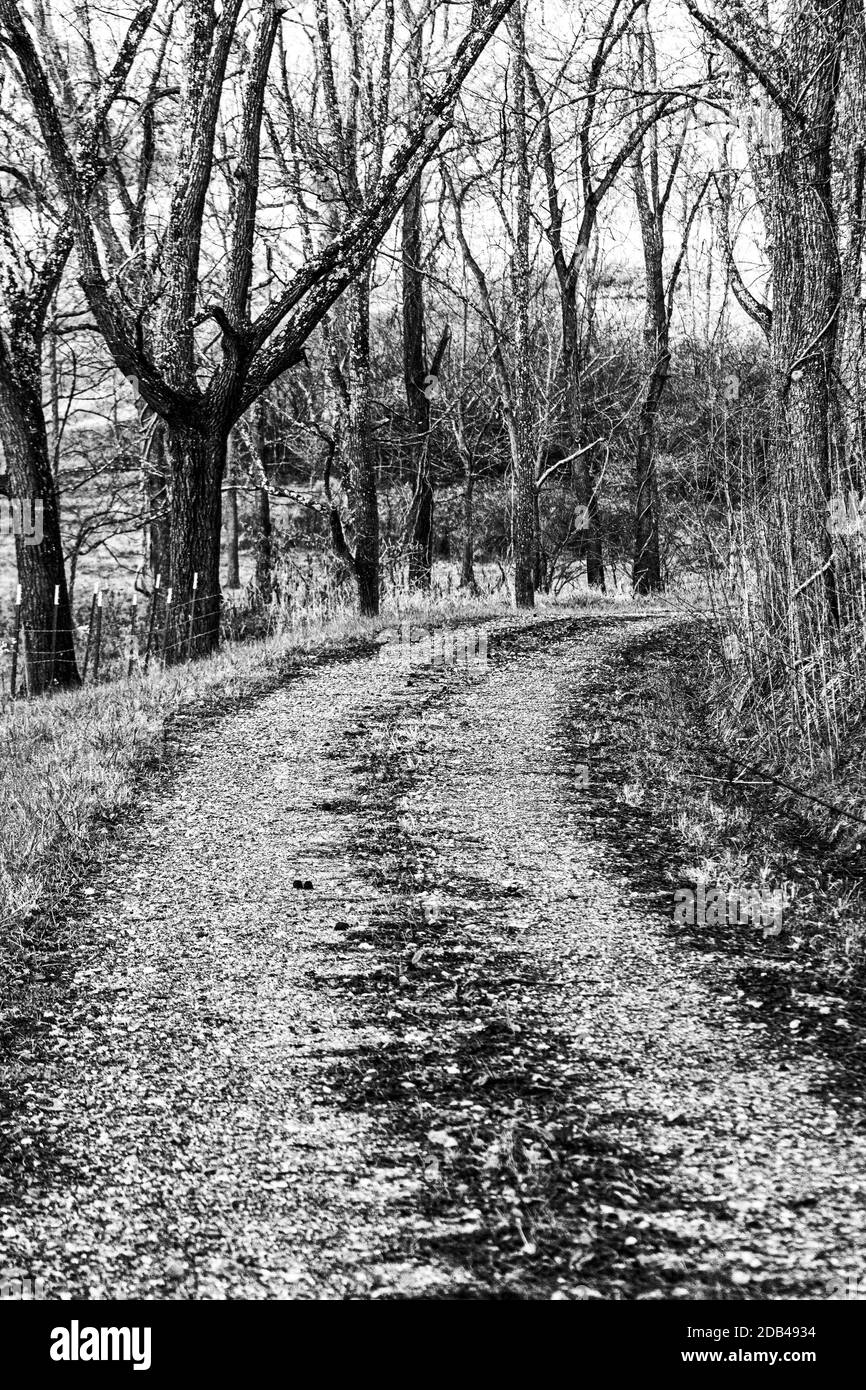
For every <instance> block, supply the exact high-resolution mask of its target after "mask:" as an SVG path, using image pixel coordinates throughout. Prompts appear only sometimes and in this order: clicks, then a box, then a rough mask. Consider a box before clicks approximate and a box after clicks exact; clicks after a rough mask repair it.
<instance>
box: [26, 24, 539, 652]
mask: <svg viewBox="0 0 866 1390" xmlns="http://www.w3.org/2000/svg"><path fill="white" fill-rule="evenodd" d="M512 3H513V0H491V2H490V3H488V4H476V5H474V6H473V10H472V23H471V26H470V28H469V30H468V32H466V33H465V34H464V36H463V38H462V39H461V40H460V42H459V43H458V44H457V46H456V49H455V50H454V52H453V54H452V55H451V63H450V66H449V69H448V72H447V76H446V77H445V78H444V79H443V80H442V81H441V83H440V84H439V86H438V89H437V90H436V91H435V92H434V93H433V94H432V95H431V96H430V97H429V98H428V99H427V100H426V101H425V102H424V105H423V109H422V110H421V111H420V113H419V115H418V117H417V119H416V120H414V121H413V122H412V124H411V127H410V129H409V131H408V133H407V134H406V136H405V137H404V138H403V139H402V140H401V141H400V142H399V143H398V144H397V145H396V147H395V148H394V150H393V154H392V157H391V159H390V161H389V162H388V163H387V166H386V165H384V164H383V167H382V172H381V175H380V177H379V178H378V180H377V181H376V183H375V186H373V187H371V188H370V190H369V193H368V196H367V198H366V199H365V200H364V203H363V206H362V207H360V208H359V209H358V210H357V212H355V213H354V215H352V216H351V217H350V219H349V220H348V223H347V224H346V225H344V226H343V227H342V228H341V229H340V230H339V231H338V232H337V233H336V234H335V235H334V236H333V237H332V238H331V239H330V240H329V241H328V242H327V244H326V245H325V246H324V247H323V248H322V249H321V250H320V251H319V252H318V253H317V254H316V255H314V256H313V257H312V258H307V259H306V260H305V262H304V263H303V265H302V266H301V267H300V268H299V269H297V270H296V271H294V272H293V273H290V274H289V275H287V277H286V278H285V287H284V288H283V289H282V291H281V292H280V293H279V294H278V295H276V296H275V297H273V298H272V299H271V300H270V302H269V303H268V304H267V305H266V306H265V307H264V308H263V309H262V311H261V312H260V313H259V314H258V315H257V316H256V317H253V312H252V277H253V267H254V263H255V253H256V214H257V207H258V202H259V180H260V130H261V126H262V122H263V116H264V107H265V95H266V88H267V80H268V72H269V68H270V60H271V54H272V50H273V46H274V41H275V38H276V34H277V30H278V27H279V25H280V22H281V18H282V12H281V11H280V9H279V8H278V6H277V5H276V3H274V0H265V3H264V5H263V6H262V9H261V11H260V17H259V20H258V24H257V26H256V30H255V35H254V39H253V42H252V48H251V53H250V57H249V61H248V63H247V65H246V74H245V79H244V85H243V90H242V92H241V95H240V97H239V116H238V135H237V145H236V149H237V157H236V160H235V162H234V165H233V167H232V169H231V170H230V171H229V177H230V178H231V180H232V185H233V186H232V202H233V219H232V227H231V231H230V238H229V254H228V257H227V262H226V265H225V269H224V272H223V275H222V292H221V295H220V296H219V298H214V299H212V300H209V301H208V302H207V303H205V304H204V305H202V306H201V307H199V303H198V300H199V289H200V279H201V275H200V272H201V262H202V226H203V221H204V217H205V212H206V207H207V199H208V193H209V188H210V184H211V177H212V173H213V167H214V147H215V135H216V129H217V121H218V117H219V112H220V105H221V101H222V98H223V94H224V91H225V88H226V82H227V65H228V60H229V56H230V53H231V51H232V45H233V41H234V38H235V34H236V30H237V26H238V22H239V17H240V12H241V0H226V3H225V5H224V6H223V8H222V10H221V12H220V13H219V16H217V14H216V12H215V9H214V6H213V5H212V4H211V3H210V2H209V0H188V3H187V5H186V6H185V17H186V37H185V52H184V63H183V83H182V92H181V95H180V113H179V118H178V119H179V129H180V138H179V157H178V167H177V172H176V176H175V180H174V184H173V187H172V190H171V196H170V199H169V211H168V218H167V225H166V227H165V232H164V237H163V241H162V247H161V253H162V254H161V283H160V287H159V297H158V302H157V303H156V304H153V305H149V306H147V309H146V310H142V308H138V309H136V308H135V307H134V306H133V305H132V304H131V303H130V301H129V299H128V297H127V295H126V294H125V289H124V284H123V281H122V280H118V279H117V278H116V277H114V276H112V275H111V273H110V270H109V269H108V268H107V267H106V265H105V263H104V258H103V256H102V255H101V254H100V233H99V226H98V220H97V219H96V218H95V217H94V212H93V208H92V207H91V206H90V200H89V188H88V187H87V176H88V174H87V169H86V167H85V165H84V163H83V161H82V159H81V158H80V156H78V155H76V153H75V152H74V151H73V149H72V148H71V146H70V143H69V140H68V137H67V133H66V130H65V129H64V124H63V120H62V117H61V112H60V110H59V107H58V102H57V99H56V97H55V93H54V91H53V88H52V83H51V81H50V78H49V74H48V71H47V69H46V65H45V62H44V59H43V58H42V57H41V56H40V53H39V50H38V47H37V44H36V42H35V41H34V38H33V36H32V34H31V32H30V30H29V29H28V27H27V24H26V23H25V20H24V18H23V15H22V12H21V8H20V7H19V5H17V4H15V3H14V0H0V22H2V33H3V39H4V42H5V43H6V45H7V46H8V48H9V49H10V50H11V51H12V52H13V53H14V54H15V57H16V59H17V61H18V64H19V66H20V69H21V72H22V74H23V77H24V80H25V82H26V84H27V87H28V90H29V92H30V96H31V99H32V101H33V106H34V110H35V113H36V117H37V120H38V123H39V127H40V130H41V132H42V137H43V139H44V141H45V146H46V150H47V152H48V155H49V157H50V160H51V163H52V166H53V169H54V172H55V175H56V177H57V180H58V183H59V185H60V187H61V190H62V193H63V197H64V199H65V203H66V206H67V208H68V210H69V215H70V218H71V221H72V226H73V229H74V233H75V240H76V247H77V253H78V258H79V264H80V272H81V283H82V287H83V289H84V291H85V294H86V295H87V299H88V303H89V305H90V308H91V311H92V313H93V315H94V318H95V319H96V322H97V324H98V325H99V328H100V330H101V332H102V334H103V336H104V338H105V341H106V343H107V345H108V348H109V350H110V352H111V354H112V356H113V358H114V360H115V362H116V363H117V365H118V367H119V368H120V370H121V371H122V372H123V373H124V375H126V376H130V377H134V378H135V380H136V382H137V388H138V390H139V391H140V393H141V395H142V397H143V399H144V400H145V401H146V402H147V403H148V404H149V405H150V406H151V407H152V408H153V409H154V410H155V411H156V412H157V413H158V414H159V415H160V416H161V417H162V419H163V421H164V423H165V439H166V450H167V454H168V459H169V466H170V469H171V506H172V536H171V548H172V555H171V569H172V582H173V585H174V587H175V590H176V592H177V594H178V595H181V596H184V597H188V596H189V594H190V593H191V590H192V579H193V575H194V574H195V573H198V575H199V592H200V593H201V595H202V601H201V603H200V604H199V608H198V612H197V616H196V638H195V650H196V651H197V652H201V651H206V650H210V649H211V648H212V647H213V646H215V645H216V643H217V641H218V630H219V623H218V613H219V551H220V489H221V483H222V477H223V473H224V468H225V452H226V441H227V438H228V433H229V430H230V429H231V426H232V424H233V423H234V421H235V420H237V419H238V418H239V417H240V416H241V415H242V414H243V413H244V411H246V410H247V409H248V408H249V406H250V405H251V404H252V403H253V402H254V401H255V400H256V399H257V398H258V397H259V396H260V395H261V393H262V392H263V391H264V390H265V389H266V388H267V387H268V386H269V385H270V384H271V382H273V381H275V380H276V379H277V378H278V377H279V376H280V375H281V374H282V373H283V372H285V371H286V370H288V369H289V368H290V367H292V366H293V365H296V364H297V363H298V362H299V361H301V360H302V357H303V351H304V343H305V342H306V340H307V338H308V337H309V335H310V333H311V332H312V331H313V329H314V328H315V327H316V325H317V324H318V323H319V322H321V320H322V318H323V317H324V315H325V314H326V313H327V312H328V310H329V309H330V308H331V307H332V306H333V304H334V303H335V302H336V301H337V299H338V298H339V297H340V295H341V294H342V293H343V291H344V290H345V289H346V288H347V286H349V285H350V284H351V283H352V282H353V280H355V279H356V277H357V276H358V275H359V273H361V272H362V271H363V268H364V267H365V266H366V265H367V264H368V263H369V260H370V257H371V255H372V254H373V252H374V251H375V248H376V246H377V245H378V243H379V241H380V239H381V238H382V236H383V234H384V233H385V231H386V230H387V228H388V227H389V225H390V223H391V221H392V220H393V218H394V217H395V215H396V213H397V212H398V210H399V208H400V206H401V204H402V202H403V199H404V198H405V195H406V192H407V191H408V188H409V187H410V186H411V184H412V182H413V181H414V180H415V178H416V177H417V175H418V172H419V170H420V169H421V168H422V167H423V165H424V163H426V161H427V160H428V159H429V158H430V155H431V154H432V152H433V151H434V150H435V148H436V146H437V145H438V143H439V141H440V139H441V136H442V133H443V129H444V126H445V120H444V119H443V118H445V117H446V113H447V112H448V110H449V109H450V107H451V104H452V103H453V101H454V99H455V97H456V95H457V93H458V92H459V90H460V88H461V85H462V83H463V81H464V80H465V78H466V76H467V74H468V73H469V72H470V71H471V69H472V67H473V66H474V64H475V62H476V61H477V59H478V57H479V56H480V54H481V53H482V52H483V50H484V48H485V47H486V45H487V43H488V41H489V39H490V37H491V35H492V34H493V32H494V31H495V29H496V28H497V26H498V24H499V23H500V21H501V20H502V19H503V17H504V16H505V15H506V13H507V12H508V10H509V9H510V8H511V4H512ZM320 13H321V10H320ZM322 76H323V77H324V80H327V78H326V75H322ZM326 100H330V98H329V97H328V96H327V94H326ZM95 159H96V153H95V151H93V152H91V161H93V160H95ZM146 317H149V324H150V325H152V327H150V328H149V332H150V334H151V342H152V344H153V347H152V350H150V351H148V350H146V348H145V333H144V320H145V318H146ZM208 321H212V322H213V323H214V324H216V327H217V329H218V334H219V336H218V340H217V342H216V343H214V344H213V351H212V354H211V356H212V358H213V365H212V367H211V370H210V376H209V379H208V380H207V382H206V384H204V385H202V383H201V382H200V380H199V374H200V372H201V370H202V368H203V366H204V365H205V363H204V362H203V361H202V355H201V353H200V352H199V350H198V342H197V330H198V328H199V327H200V326H201V325H203V324H204V323H206V322H208ZM214 354H215V356H214ZM362 492H364V490H363V489H362ZM369 511H370V508H369V506H368V499H367V497H366V493H365V494H364V499H363V500H362V504H361V514H362V516H363V517H364V518H366V520H367V521H368V522H369V520H370V517H369V516H368V512H369ZM365 544H369V545H370V546H372V545H373V544H374V541H373V536H372V532H371V533H370V534H369V535H368V536H366V537H365ZM375 563H376V556H375V554H373V553H370V554H367V555H365V556H363V557H362V564H363V565H364V566H370V565H375ZM371 582H372V581H370V580H365V583H366V584H367V588H368V590H369V588H370V584H371ZM177 650H180V647H179V646H178V647H177Z"/></svg>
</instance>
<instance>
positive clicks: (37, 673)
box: [0, 575, 223, 704]
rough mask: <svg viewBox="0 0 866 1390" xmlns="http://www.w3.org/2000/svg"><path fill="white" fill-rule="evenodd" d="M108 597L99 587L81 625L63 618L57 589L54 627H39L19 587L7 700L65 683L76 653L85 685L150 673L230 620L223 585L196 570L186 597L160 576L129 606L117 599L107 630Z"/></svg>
mask: <svg viewBox="0 0 866 1390" xmlns="http://www.w3.org/2000/svg"><path fill="white" fill-rule="evenodd" d="M141 598H144V605H143V606H144V609H145V611H144V613H143V614H141V613H140V609H141V607H142V604H141V603H140V602H139V600H140V599H141ZM104 599H105V593H104V591H103V589H102V587H101V586H98V587H97V588H96V589H95V590H94V593H93V597H92V600H91V603H90V609H89V617H88V622H87V624H86V627H85V628H84V629H83V630H82V625H81V624H76V623H73V624H61V623H60V621H59V616H60V595H59V590H58V589H55V591H54V604H53V622H52V624H51V626H50V627H39V626H36V625H32V624H26V623H24V622H23V621H22V601H21V586H20V585H19V586H18V588H17V592H16V595H15V605H14V613H13V620H12V632H11V637H10V638H9V639H8V641H7V643H6V651H5V655H6V663H5V669H3V670H2V671H0V701H2V703H3V704H7V703H10V702H12V703H14V702H15V701H16V700H21V699H27V698H29V697H30V696H31V695H37V694H38V695H45V694H48V693H50V692H51V691H52V690H55V689H58V688H60V687H61V686H62V687H64V688H65V687H66V686H67V685H68V683H69V682H68V680H67V673H68V670H69V668H70V666H71V665H72V664H73V660H74V664H75V668H76V670H77V672H78V676H79V680H80V684H81V685H98V684H100V683H102V682H105V681H108V680H116V679H118V677H122V676H126V677H127V678H131V677H132V676H134V675H135V674H146V673H147V672H148V671H149V670H150V669H151V667H153V666H165V665H167V664H169V663H171V664H177V663H178V662H180V661H189V660H191V659H192V657H193V656H194V655H196V654H198V652H200V651H203V650H210V649H211V648H212V647H213V646H214V645H215V643H214V641H213V639H214V637H215V636H217V635H218V634H219V631H220V628H221V626H222V623H223V614H222V596H221V594H220V592H219V591H217V592H215V593H205V592H202V591H201V590H200V589H199V586H198V576H197V575H195V576H194V577H193V583H192V588H191V591H190V593H189V595H188V596H187V597H185V598H180V597H179V596H178V594H177V592H176V590H175V589H173V588H172V587H167V588H165V589H164V590H163V589H162V587H161V584H160V578H159V576H157V578H156V582H155V583H154V586H153V589H152V590H151V592H150V594H149V595H141V594H139V593H138V592H137V591H136V592H134V593H133V595H132V598H131V599H130V601H129V603H128V605H124V606H123V608H124V610H125V612H121V613H118V611H117V607H116V605H114V604H113V605H112V614H111V616H112V622H111V626H110V630H108V631H107V630H106V624H105V622H104V615H105V607H106V605H105V603H104Z"/></svg>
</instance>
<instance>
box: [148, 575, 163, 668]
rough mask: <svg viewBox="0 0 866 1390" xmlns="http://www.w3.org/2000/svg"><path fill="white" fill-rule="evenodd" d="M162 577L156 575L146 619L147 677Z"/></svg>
mask: <svg viewBox="0 0 866 1390" xmlns="http://www.w3.org/2000/svg"><path fill="white" fill-rule="evenodd" d="M161 579H162V575H161V574H158V575H157V576H156V580H155V581H154V585H153V589H152V590H151V594H150V613H149V615H148V619H147V642H146V644H145V648H144V674H145V675H147V668H148V666H149V665H150V646H151V643H152V641H153V624H154V620H155V618H156V601H157V598H158V597H159V583H160V580H161Z"/></svg>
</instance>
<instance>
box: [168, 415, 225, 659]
mask: <svg viewBox="0 0 866 1390" xmlns="http://www.w3.org/2000/svg"><path fill="white" fill-rule="evenodd" d="M227 435H228V431H227V429H226V427H225V425H224V424H222V423H221V422H216V421H214V422H212V423H209V424H208V425H203V426H202V427H201V428H198V429H197V428H193V427H190V426H184V425H176V424H168V423H166V426H165V444H166V454H167V456H168V464H169V468H170V470H171V494H172V514H171V523H172V525H171V584H172V591H173V593H172V614H171V619H170V623H169V628H168V642H167V648H166V653H165V656H166V661H167V662H168V663H169V664H172V663H174V662H177V661H181V660H183V659H184V658H185V656H186V652H187V645H188V638H189V618H190V613H191V611H192V599H193V578H194V576H195V575H198V586H197V590H196V594H197V597H196V602H195V609H194V614H195V616H194V622H193V629H192V642H191V645H190V654H191V655H192V656H205V655H207V654H208V653H209V652H212V651H215V650H216V648H217V647H218V645H219V624H220V538H221V530H222V479H223V472H224V470H225V461H226V445H227Z"/></svg>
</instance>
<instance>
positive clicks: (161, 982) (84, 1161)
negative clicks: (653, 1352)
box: [0, 616, 866, 1299]
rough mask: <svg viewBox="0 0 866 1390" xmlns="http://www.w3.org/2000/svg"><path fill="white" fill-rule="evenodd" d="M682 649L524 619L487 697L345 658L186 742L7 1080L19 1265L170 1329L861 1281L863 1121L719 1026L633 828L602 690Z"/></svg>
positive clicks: (11, 1253)
mask: <svg viewBox="0 0 866 1390" xmlns="http://www.w3.org/2000/svg"><path fill="white" fill-rule="evenodd" d="M666 621H667V620H666V619H664V618H658V617H643V618H633V617H617V616H610V617H590V616H587V617H583V618H573V619H563V620H561V621H558V622H541V621H536V622H534V623H532V624H528V625H527V624H523V625H522V626H521V625H520V624H506V625H503V627H502V628H500V629H497V630H492V631H491V634H490V639H489V664H488V669H487V671H486V672H477V671H476V672H470V673H469V674H467V673H466V672H461V671H457V670H455V669H450V670H441V671H436V670H418V671H413V672H410V673H409V674H407V673H406V672H403V671H400V670H399V669H397V668H395V667H394V666H393V665H390V666H389V665H386V664H383V663H382V662H380V661H378V660H377V659H376V658H375V657H355V658H353V659H350V660H346V661H343V662H333V663H329V664H326V665H322V666H319V667H315V668H313V669H311V670H310V671H309V672H308V673H307V674H304V675H301V676H299V677H297V678H294V679H291V680H289V681H287V683H286V684H285V685H284V686H283V687H281V688H280V689H279V690H277V691H276V692H275V693H272V694H269V695H267V696H265V697H263V698H261V699H259V700H257V701H255V702H253V703H251V704H250V705H249V706H248V707H245V708H243V709H242V710H241V711H240V712H235V713H233V714H231V715H228V716H226V717H225V718H224V719H222V720H220V721H217V722H216V723H212V724H209V725H207V726H206V727H203V728H202V727H199V726H197V725H196V723H195V722H194V721H192V722H191V723H190V724H189V725H187V726H185V728H184V729H183V730H182V731H181V730H178V731H176V732H177V738H178V740H179V747H178V750H177V753H176V756H175V757H174V759H173V770H172V772H171V774H170V776H168V777H166V778H164V779H163V780H162V781H160V782H158V783H157V784H155V785H154V786H153V788H152V790H151V791H150V792H148V793H147V794H146V796H145V799H144V800H143V801H142V802H141V803H140V804H139V806H138V808H137V811H136V814H135V817H134V818H133V819H131V820H130V821H129V822H128V824H127V825H126V826H125V827H124V828H123V830H122V832H120V833H118V834H117V835H115V836H113V837H112V840H111V842H110V844H109V845H108V846H107V848H106V851H105V853H104V856H103V859H102V863H101V865H100V867H99V870H98V873H97V874H96V875H95V877H94V879H93V881H92V896H91V897H90V898H89V899H88V902H87V903H86V904H83V905H82V906H81V912H82V919H81V921H80V922H79V923H78V924H77V927H78V930H77V937H78V940H79V943H80V944H79V946H78V948H77V949H78V955H77V958H76V960H75V962H74V973H72V972H68V973H67V976H66V977H65V978H66V979H67V980H68V983H67V984H66V985H65V986H64V989H63V990H62V991H58V990H57V989H56V988H54V989H53V990H51V991H47V992H46V1002H47V1006H46V1010H45V1012H44V1013H43V1021H42V1025H41V1027H40V1028H39V1029H38V1030H36V1031H35V1033H34V1034H33V1035H32V1036H31V1037H29V1038H25V1039H22V1040H21V1041H20V1042H19V1044H18V1045H17V1050H16V1051H15V1053H14V1054H13V1055H12V1056H11V1057H10V1058H9V1059H8V1064H7V1068H6V1074H5V1079H4V1090H5V1092H6V1095H7V1099H9V1098H10V1091H11V1092H12V1095H11V1102H12V1103H11V1104H9V1105H8V1106H7V1107H6V1109H5V1111H4V1114H3V1117H2V1121H0V1141H2V1159H0V1178H2V1185H0V1200H2V1210H0V1269H3V1268H5V1269H16V1270H21V1271H25V1272H26V1273H28V1274H29V1275H31V1276H34V1275H35V1276H39V1277H42V1278H43V1279H44V1281H45V1290H46V1294H47V1296H48V1297H52V1298H76V1297H90V1298H140V1297H144V1298H179V1299H212V1298H217V1299H219V1298H286V1297H289V1298H347V1297H350V1298H362V1299H367V1298H380V1297H384V1298H407V1297H408V1298H413V1297H419V1296H424V1297H447V1298H473V1297H505V1298H542V1299H548V1298H552V1297H553V1298H593V1297H603V1298H660V1297H664V1298H669V1297H676V1298H679V1297H683V1298H686V1297H688V1298H697V1299H702V1298H750V1299H766V1298H780V1297H792V1296H793V1297H818V1298H822V1297H828V1296H829V1291H830V1289H831V1287H832V1284H833V1281H834V1280H842V1279H845V1278H850V1277H851V1276H852V1275H856V1274H858V1273H860V1272H862V1271H864V1270H866V1260H864V1249H866V1203H864V1195H866V1137H864V1129H863V1123H862V1111H859V1110H854V1111H853V1112H852V1111H851V1110H850V1109H849V1110H846V1109H845V1108H844V1106H843V1103H842V1100H841V1099H839V1100H837V1099H836V1098H835V1095H834V1065H835V1064H834V1063H833V1061H832V1059H830V1058H827V1057H826V1056H824V1055H822V1054H821V1053H820V1052H816V1053H815V1054H814V1055H812V1054H810V1052H809V1051H808V1049H806V1048H800V1049H799V1050H790V1049H788V1050H786V1049H782V1048H779V1047H776V1046H774V1045H773V1044H772V1043H771V1042H770V1041H769V1040H768V1037H767V1036H766V1031H765V1029H764V1028H763V1025H762V1024H761V1023H760V1022H758V1021H755V1022H754V1023H748V1022H746V1023H741V1022H739V1021H738V1022H737V1023H736V1025H735V1024H734V1023H733V1021H732V1003H731V1000H732V996H733V994H734V993H735V991H734V989H733V985H732V965H731V963H730V961H728V960H726V959H725V958H723V957H721V956H718V957H717V956H714V955H713V954H712V953H711V952H710V953H707V952H698V951H695V950H694V949H692V948H690V947H689V945H688V944H687V943H686V942H684V941H683V940H681V939H679V938H677V937H676V936H675V935H673V934H672V933H671V931H670V923H669V920H667V919H668V918H669V916H670V891H669V886H668V885H667V884H666V883H665V882H664V881H663V880H662V878H661V876H659V878H658V881H657V882H652V874H649V875H648V874H647V862H648V855H643V847H642V842H641V834H640V829H639V822H638V829H637V830H635V829H634V824H635V822H634V817H629V818H628V830H627V832H626V830H625V828H624V827H623V823H622V822H623V818H621V817H620V818H618V807H621V805H622V798H623V795H624V792H623V778H624V776H625V773H624V770H623V769H624V764H623V761H622V758H621V757H620V755H619V752H618V750H617V749H616V748H615V747H613V746H612V745H610V744H608V742H607V741H606V731H605V712H604V709H603V708H602V709H599V708H598V707H597V704H594V703H593V702H592V701H590V700H589V699H588V697H587V691H588V690H589V689H590V688H592V689H595V690H597V688H598V684H599V681H604V680H606V679H607V676H608V675H610V679H611V682H612V684H614V685H615V681H616V672H617V670H618V669H619V667H620V666H621V665H622V660H623V653H624V652H625V650H626V648H627V644H628V642H629V641H630V640H631V639H632V638H634V637H635V636H639V635H641V634H646V633H647V632H650V631H652V630H654V629H656V628H659V627H660V626H663V625H664V623H665V622H666ZM626 665H627V662H626ZM584 767H585V768H586V770H587V771H586V776H584V773H583V771H582V769H583V768H584ZM625 795H627V793H625ZM618 827H619V831H620V832H621V833H622V834H623V835H625V834H626V833H627V838H628V843H627V844H623V845H622V846H621V853H618V854H617V855H615V856H612V855H611V853H610V844H611V836H612V835H613V836H615V835H616V834H617V833H618ZM629 862H633V863H634V864H635V865H636V866H637V867H638V868H639V869H640V873H639V874H637V875H633V874H632V873H631V872H630V870H629V868H628V864H629ZM648 878H649V879H650V882H649V884H648V883H647V879H648ZM305 883H308V884H310V885H311V886H310V887H304V886H299V885H303V884H305ZM49 995H50V997H49Z"/></svg>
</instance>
